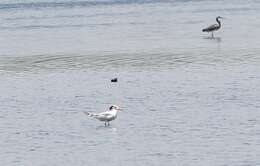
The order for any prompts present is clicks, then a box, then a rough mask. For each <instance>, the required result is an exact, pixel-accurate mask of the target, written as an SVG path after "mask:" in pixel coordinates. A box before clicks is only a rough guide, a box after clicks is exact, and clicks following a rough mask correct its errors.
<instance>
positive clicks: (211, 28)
mask: <svg viewBox="0 0 260 166" xmlns="http://www.w3.org/2000/svg"><path fill="white" fill-rule="evenodd" d="M220 18H223V17H220V16H218V17H217V18H216V21H217V23H218V24H214V25H210V26H209V27H207V28H204V29H202V32H211V37H214V34H213V32H214V31H217V30H219V29H220V27H221V22H220V21H219V19H220Z"/></svg>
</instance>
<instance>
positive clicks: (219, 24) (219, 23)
mask: <svg viewBox="0 0 260 166" xmlns="http://www.w3.org/2000/svg"><path fill="white" fill-rule="evenodd" d="M216 21H217V23H218V26H219V27H221V22H220V21H219V20H218V18H217V19H216Z"/></svg>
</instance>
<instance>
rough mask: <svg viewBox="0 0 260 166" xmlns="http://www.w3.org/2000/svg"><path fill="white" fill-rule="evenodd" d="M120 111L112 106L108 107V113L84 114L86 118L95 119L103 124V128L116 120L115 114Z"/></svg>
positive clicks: (115, 106) (117, 107)
mask: <svg viewBox="0 0 260 166" xmlns="http://www.w3.org/2000/svg"><path fill="white" fill-rule="evenodd" d="M118 111H122V109H121V108H120V107H119V106H117V105H112V106H110V107H109V110H108V111H105V112H100V113H90V112H84V113H85V114H86V115H87V116H89V117H93V118H96V119H98V120H100V121H102V122H105V126H107V125H108V126H109V122H110V121H112V120H115V119H116V118H117V112H118Z"/></svg>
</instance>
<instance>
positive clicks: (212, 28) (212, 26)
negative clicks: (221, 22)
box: [202, 24, 219, 32]
mask: <svg viewBox="0 0 260 166" xmlns="http://www.w3.org/2000/svg"><path fill="white" fill-rule="evenodd" d="M217 28H219V26H218V24H214V25H211V26H209V27H207V28H204V29H203V30H202V31H203V32H210V31H214V30H216V29H217Z"/></svg>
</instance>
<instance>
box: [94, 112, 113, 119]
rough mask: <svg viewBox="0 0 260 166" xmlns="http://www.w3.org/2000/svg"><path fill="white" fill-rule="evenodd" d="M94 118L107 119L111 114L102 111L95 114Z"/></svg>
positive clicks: (111, 116)
mask: <svg viewBox="0 0 260 166" xmlns="http://www.w3.org/2000/svg"><path fill="white" fill-rule="evenodd" d="M95 118H97V119H98V120H100V121H108V120H110V119H111V118H113V115H112V114H111V113H108V112H102V113H99V114H97V115H96V116H95Z"/></svg>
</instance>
